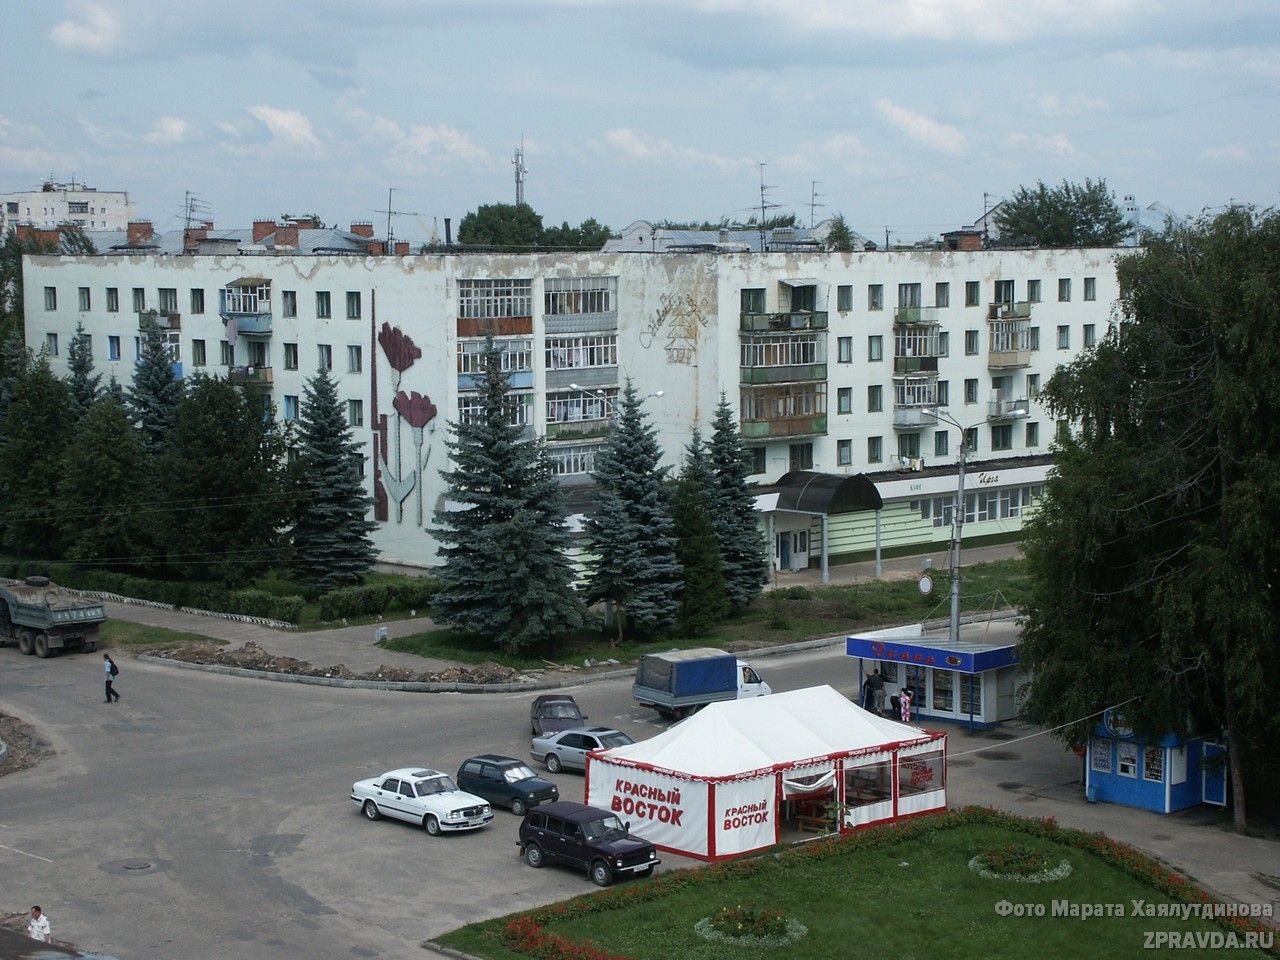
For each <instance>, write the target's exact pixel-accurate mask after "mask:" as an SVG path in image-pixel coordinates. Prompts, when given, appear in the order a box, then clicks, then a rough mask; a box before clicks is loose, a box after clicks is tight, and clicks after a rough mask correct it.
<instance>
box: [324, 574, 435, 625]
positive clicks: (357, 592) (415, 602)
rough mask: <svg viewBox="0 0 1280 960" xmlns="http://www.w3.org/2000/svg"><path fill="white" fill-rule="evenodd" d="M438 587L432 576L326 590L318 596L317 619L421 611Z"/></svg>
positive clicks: (432, 597) (428, 603) (433, 597)
mask: <svg viewBox="0 0 1280 960" xmlns="http://www.w3.org/2000/svg"><path fill="white" fill-rule="evenodd" d="M440 588H441V583H440V581H439V580H436V579H434V578H432V577H405V578H404V579H403V580H401V581H399V582H397V583H373V584H369V585H367V586H363V587H343V588H342V589H340V590H330V591H329V592H328V593H326V594H324V595H323V596H322V597H320V619H321V620H343V619H346V618H347V617H365V616H373V615H375V614H379V613H385V612H387V611H388V610H424V609H426V608H427V607H430V606H431V601H432V600H433V599H435V595H436V594H437V593H439V592H440Z"/></svg>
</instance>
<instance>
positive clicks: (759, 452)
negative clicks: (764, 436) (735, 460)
mask: <svg viewBox="0 0 1280 960" xmlns="http://www.w3.org/2000/svg"><path fill="white" fill-rule="evenodd" d="M764 471H765V457H764V447H747V473H748V474H750V475H752V476H754V475H756V474H760V473H764Z"/></svg>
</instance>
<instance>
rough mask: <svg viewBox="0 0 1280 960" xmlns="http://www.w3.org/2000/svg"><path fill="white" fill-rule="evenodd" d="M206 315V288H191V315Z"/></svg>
mask: <svg viewBox="0 0 1280 960" xmlns="http://www.w3.org/2000/svg"><path fill="white" fill-rule="evenodd" d="M201 313H204V287H192V288H191V314H192V316H195V315H196V314H201Z"/></svg>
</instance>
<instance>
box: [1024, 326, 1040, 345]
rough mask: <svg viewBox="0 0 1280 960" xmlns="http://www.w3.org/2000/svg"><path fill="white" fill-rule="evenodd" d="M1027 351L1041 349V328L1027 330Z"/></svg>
mask: <svg viewBox="0 0 1280 960" xmlns="http://www.w3.org/2000/svg"><path fill="white" fill-rule="evenodd" d="M1027 349H1028V350H1039V349H1040V328H1039V327H1028V328H1027Z"/></svg>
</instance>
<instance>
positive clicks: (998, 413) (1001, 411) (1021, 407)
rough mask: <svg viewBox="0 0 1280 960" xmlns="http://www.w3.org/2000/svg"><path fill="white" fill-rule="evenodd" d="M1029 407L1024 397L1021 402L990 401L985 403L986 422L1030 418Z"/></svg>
mask: <svg viewBox="0 0 1280 960" xmlns="http://www.w3.org/2000/svg"><path fill="white" fill-rule="evenodd" d="M1030 412H1031V406H1030V403H1029V402H1028V401H1027V399H1026V398H1025V397H1024V398H1023V399H1021V400H1005V399H1003V398H1001V399H999V400H990V401H988V402H987V419H988V420H1020V419H1022V418H1023V417H1027V416H1030Z"/></svg>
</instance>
